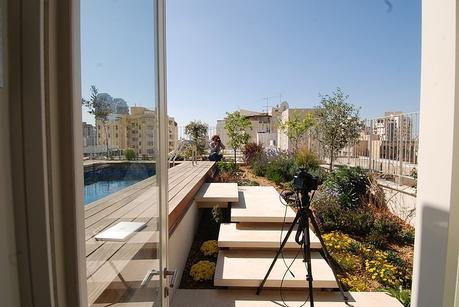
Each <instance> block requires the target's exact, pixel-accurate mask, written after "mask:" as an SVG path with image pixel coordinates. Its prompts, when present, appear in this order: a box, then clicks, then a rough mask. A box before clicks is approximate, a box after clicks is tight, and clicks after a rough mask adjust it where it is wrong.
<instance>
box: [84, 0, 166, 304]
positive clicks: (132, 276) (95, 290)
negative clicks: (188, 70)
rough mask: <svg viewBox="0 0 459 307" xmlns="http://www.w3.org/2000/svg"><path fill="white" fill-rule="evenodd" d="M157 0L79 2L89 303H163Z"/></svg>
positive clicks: (160, 11) (162, 111) (162, 99)
mask: <svg viewBox="0 0 459 307" xmlns="http://www.w3.org/2000/svg"><path fill="white" fill-rule="evenodd" d="M164 24H165V22H164V1H163V0H118V1H113V0H98V1H94V0H81V74H82V79H81V81H82V82H81V84H82V96H83V100H82V108H83V109H82V111H83V112H82V113H83V118H82V126H83V146H84V148H83V152H84V159H83V161H82V164H83V167H84V185H85V186H84V200H85V203H84V219H85V225H84V236H85V244H86V253H85V257H86V280H87V293H88V302H89V305H90V306H111V305H113V304H115V305H116V304H124V303H126V304H129V305H130V304H131V303H133V304H134V305H135V306H152V305H155V306H167V305H168V303H167V301H168V295H167V294H168V291H167V287H169V286H170V285H169V284H170V283H172V282H173V279H174V271H172V270H168V268H167V263H166V262H167V257H166V256H167V255H166V252H167V238H168V232H167V167H168V165H167V144H168V140H167V137H168V126H167V125H168V117H167V111H166V95H165V92H166V89H165V88H166V85H165V79H166V76H165V71H166V69H165V43H164V42H165V37H164V32H165V29H164Z"/></svg>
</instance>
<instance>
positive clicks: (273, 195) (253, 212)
mask: <svg viewBox="0 0 459 307" xmlns="http://www.w3.org/2000/svg"><path fill="white" fill-rule="evenodd" d="M284 215H285V222H286V223H291V222H293V219H294V218H295V211H293V209H292V208H291V207H289V206H287V207H286V206H284V205H283V203H282V202H281V200H280V195H279V193H278V192H277V191H276V189H275V188H274V187H272V186H240V187H239V201H238V202H237V203H235V204H233V205H232V208H231V221H232V222H241V223H260V222H261V223H282V222H283V221H284Z"/></svg>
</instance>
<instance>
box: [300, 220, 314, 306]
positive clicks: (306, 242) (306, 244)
mask: <svg viewBox="0 0 459 307" xmlns="http://www.w3.org/2000/svg"><path fill="white" fill-rule="evenodd" d="M305 218H306V221H305V223H304V227H303V229H302V231H303V253H304V259H303V261H304V262H306V264H307V266H308V267H307V271H308V272H307V274H308V275H307V276H306V280H307V281H308V287H309V288H308V290H309V305H310V306H311V307H314V288H313V283H312V281H313V278H312V263H311V238H310V236H309V219H310V217H309V215H308V214H305Z"/></svg>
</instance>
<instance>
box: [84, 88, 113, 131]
mask: <svg viewBox="0 0 459 307" xmlns="http://www.w3.org/2000/svg"><path fill="white" fill-rule="evenodd" d="M90 91H91V97H90V98H89V100H87V99H84V98H81V103H82V104H83V105H84V106H85V107H86V108H88V113H89V114H92V115H94V117H95V119H96V120H98V119H99V120H101V121H103V122H105V121H107V118H108V115H109V114H110V113H111V107H110V104H109V103H108V102H107V101H106V100H105V99H104V98H103V97H104V96H100V95H99V91H98V89H97V88H96V87H95V86H94V85H91V89H90Z"/></svg>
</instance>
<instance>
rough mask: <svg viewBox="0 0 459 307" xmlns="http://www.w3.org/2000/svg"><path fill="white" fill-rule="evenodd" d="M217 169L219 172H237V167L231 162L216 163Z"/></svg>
mask: <svg viewBox="0 0 459 307" xmlns="http://www.w3.org/2000/svg"><path fill="white" fill-rule="evenodd" d="M217 169H218V170H219V171H220V172H228V173H235V172H237V171H238V170H239V166H238V165H237V164H236V163H234V162H232V161H225V160H221V161H218V162H217Z"/></svg>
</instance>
